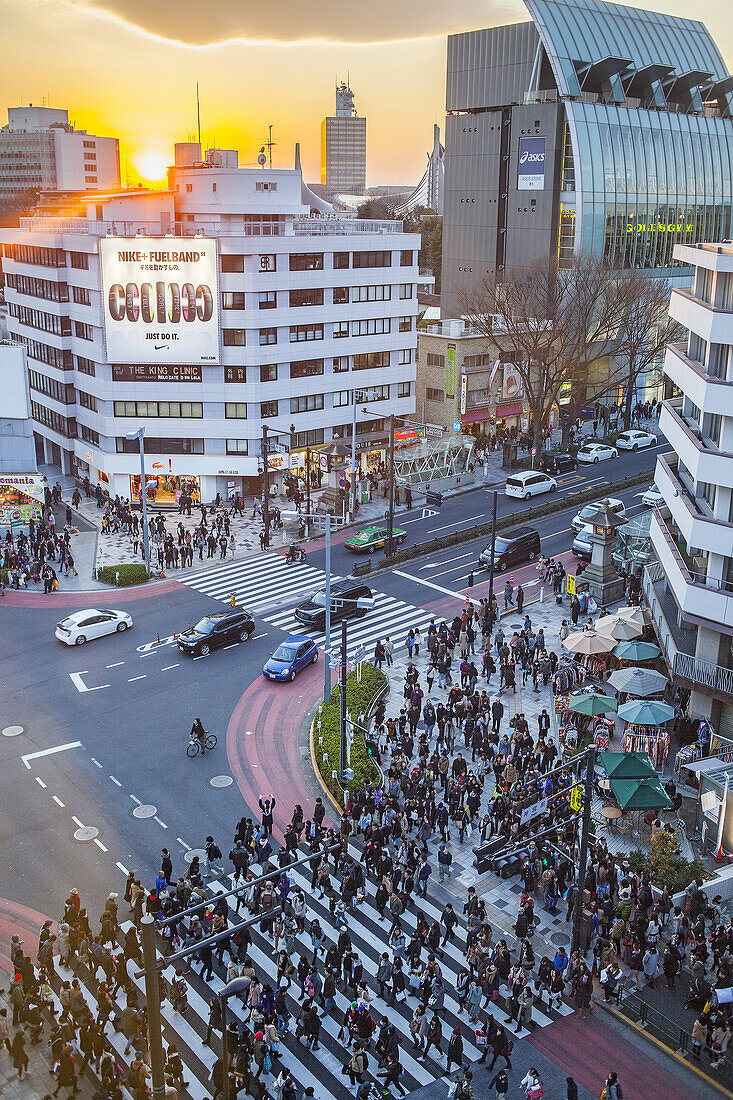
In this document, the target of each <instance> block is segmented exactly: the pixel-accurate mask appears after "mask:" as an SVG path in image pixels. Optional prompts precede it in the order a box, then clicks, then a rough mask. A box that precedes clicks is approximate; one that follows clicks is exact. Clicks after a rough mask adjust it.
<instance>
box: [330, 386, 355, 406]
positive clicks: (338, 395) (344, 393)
mask: <svg viewBox="0 0 733 1100" xmlns="http://www.w3.org/2000/svg"><path fill="white" fill-rule="evenodd" d="M350 403H351V390H335V391H334V395H333V407H334V409H341V408H343V407H344V405H349V404H350Z"/></svg>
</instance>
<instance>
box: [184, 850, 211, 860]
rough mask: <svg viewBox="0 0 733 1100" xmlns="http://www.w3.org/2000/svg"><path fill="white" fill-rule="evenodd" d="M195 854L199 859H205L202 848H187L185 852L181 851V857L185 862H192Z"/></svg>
mask: <svg viewBox="0 0 733 1100" xmlns="http://www.w3.org/2000/svg"><path fill="white" fill-rule="evenodd" d="M196 856H198V857H199V859H200V860H203V859H206V852H205V851H204V849H203V848H189V849H188V851H187V852H184V853H183V858H184V860H185V862H186V863H193V861H194V859H195V858H196Z"/></svg>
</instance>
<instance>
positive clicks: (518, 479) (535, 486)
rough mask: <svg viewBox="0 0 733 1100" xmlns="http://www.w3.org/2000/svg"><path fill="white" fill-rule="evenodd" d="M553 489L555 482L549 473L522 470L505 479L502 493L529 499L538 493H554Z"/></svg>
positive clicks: (555, 487)
mask: <svg viewBox="0 0 733 1100" xmlns="http://www.w3.org/2000/svg"><path fill="white" fill-rule="evenodd" d="M555 489H557V482H556V481H555V479H554V477H550V476H549V474H543V473H542V471H541V470H523V471H522V472H521V473H519V474H512V476H511V477H508V478H507V479H506V484H505V486H504V493H505V495H506V496H508V497H519V498H520V499H521V500H529V498H530V497H534V496H537V495H538V494H539V493H554V491H555Z"/></svg>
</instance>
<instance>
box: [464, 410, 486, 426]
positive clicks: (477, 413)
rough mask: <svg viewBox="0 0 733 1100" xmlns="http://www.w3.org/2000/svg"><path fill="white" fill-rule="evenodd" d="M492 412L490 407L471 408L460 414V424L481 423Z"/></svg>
mask: <svg viewBox="0 0 733 1100" xmlns="http://www.w3.org/2000/svg"><path fill="white" fill-rule="evenodd" d="M491 416H492V412H491V409H490V408H488V407H487V408H485V409H471V411H470V412H466V413H462V414H461V423H462V424H481V423H482V422H483V421H484V420H490V419H491Z"/></svg>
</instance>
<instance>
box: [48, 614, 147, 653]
mask: <svg viewBox="0 0 733 1100" xmlns="http://www.w3.org/2000/svg"><path fill="white" fill-rule="evenodd" d="M131 626H132V615H128V614H127V612H126V611H112V610H110V609H109V608H105V607H90V608H87V610H86V611H75V612H74V614H73V615H69V617H68V618H67V619H62V620H61V622H60V623H59V624H58V626H57V627H56V637H57V638H58V640H59V641H60V642H65V643H66V645H84V643H85V642H91V641H92V640H93V639H94V638H101V637H103V636H104V635H105V634H121V633H122V632H123V630H129V628H130V627H131Z"/></svg>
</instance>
